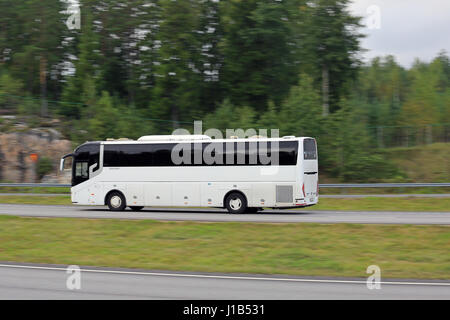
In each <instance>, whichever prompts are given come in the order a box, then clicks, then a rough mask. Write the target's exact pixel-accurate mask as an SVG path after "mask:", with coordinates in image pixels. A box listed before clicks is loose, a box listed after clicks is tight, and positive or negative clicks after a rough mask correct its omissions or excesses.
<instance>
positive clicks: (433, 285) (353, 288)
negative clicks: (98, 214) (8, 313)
mask: <svg viewBox="0 0 450 320" xmlns="http://www.w3.org/2000/svg"><path fill="white" fill-rule="evenodd" d="M69 276H71V274H68V273H67V272H66V266H44V265H26V266H23V265H5V264H1V265H0V299H39V300H43V299H44V300H47V299H171V300H176V299H186V300H189V299H193V300H196V299H210V300H219V299H220V300H221V299H226V300H231V299H237V300H249V299H262V300H266V299H275V300H289V299H450V282H449V281H426V280H407V281H405V280H403V281H399V280H397V281H387V280H383V279H382V280H381V281H382V282H381V288H380V289H379V290H376V289H373V290H369V289H368V288H367V285H366V280H365V279H318V278H297V277H290V276H283V277H280V276H278V277H270V276H261V275H236V274H200V273H195V274H192V273H171V272H161V271H158V272H157V271H154V272H151V271H145V270H125V269H120V270H118V269H101V268H95V269H94V268H81V281H80V284H81V288H80V290H69V289H67V285H66V283H67V280H68V277H69Z"/></svg>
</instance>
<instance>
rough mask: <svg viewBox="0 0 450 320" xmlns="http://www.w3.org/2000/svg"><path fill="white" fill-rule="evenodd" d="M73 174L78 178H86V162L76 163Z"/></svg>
mask: <svg viewBox="0 0 450 320" xmlns="http://www.w3.org/2000/svg"><path fill="white" fill-rule="evenodd" d="M75 176H77V177H80V178H88V163H87V161H83V162H77V163H76V165H75Z"/></svg>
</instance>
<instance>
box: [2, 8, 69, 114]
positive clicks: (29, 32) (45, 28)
mask: <svg viewBox="0 0 450 320" xmlns="http://www.w3.org/2000/svg"><path fill="white" fill-rule="evenodd" d="M16 8H17V7H16ZM17 9H18V10H19V11H18V23H22V24H23V25H22V26H21V28H20V34H18V39H20V40H17V41H15V42H16V44H15V45H14V47H15V48H14V49H15V52H13V53H12V58H11V71H12V75H13V76H14V77H15V78H19V79H20V80H22V82H23V83H24V84H25V85H26V86H27V87H28V88H29V90H30V92H31V93H32V94H39V95H40V96H41V100H42V107H41V115H42V116H47V115H48V103H47V99H48V94H49V93H52V96H53V97H55V94H58V93H59V92H60V89H61V87H60V86H61V85H60V80H61V71H62V68H61V63H62V61H63V56H64V52H63V48H64V46H63V44H62V43H63V39H64V37H65V35H66V34H67V27H66V25H65V24H64V20H65V19H64V18H65V13H64V12H65V10H64V9H65V7H64V4H63V2H62V1H59V0H26V1H23V2H21V3H20V5H19V8H17ZM50 75H52V77H50Z"/></svg>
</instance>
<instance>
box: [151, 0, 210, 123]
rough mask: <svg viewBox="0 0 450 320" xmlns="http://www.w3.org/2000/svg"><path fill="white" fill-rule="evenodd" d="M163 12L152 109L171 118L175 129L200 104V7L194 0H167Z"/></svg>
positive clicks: (156, 113) (153, 111)
mask: <svg viewBox="0 0 450 320" xmlns="http://www.w3.org/2000/svg"><path fill="white" fill-rule="evenodd" d="M161 12H162V22H161V25H160V31H159V34H158V39H159V41H160V45H161V47H160V49H159V51H158V55H159V65H157V67H156V70H155V74H156V77H157V81H156V86H155V89H154V95H153V101H152V103H151V112H152V116H154V117H161V118H166V119H167V118H170V119H171V120H172V122H173V128H174V129H175V128H177V127H178V126H179V121H180V120H181V119H188V118H190V117H191V114H192V113H193V111H194V110H195V109H196V108H198V101H199V100H198V87H199V86H200V83H201V80H202V76H201V74H200V73H199V71H198V70H197V69H196V68H195V66H196V61H197V59H198V50H197V49H198V42H197V41H196V40H197V38H196V37H195V34H194V32H195V31H196V30H198V24H199V20H198V12H199V11H198V7H197V5H196V1H193V0H189V1H188V0H186V1H171V0H163V1H161Z"/></svg>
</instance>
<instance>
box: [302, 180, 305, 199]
mask: <svg viewBox="0 0 450 320" xmlns="http://www.w3.org/2000/svg"><path fill="white" fill-rule="evenodd" d="M302 191H303V197H305V198H306V193H305V184H304V183H303V186H302Z"/></svg>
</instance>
